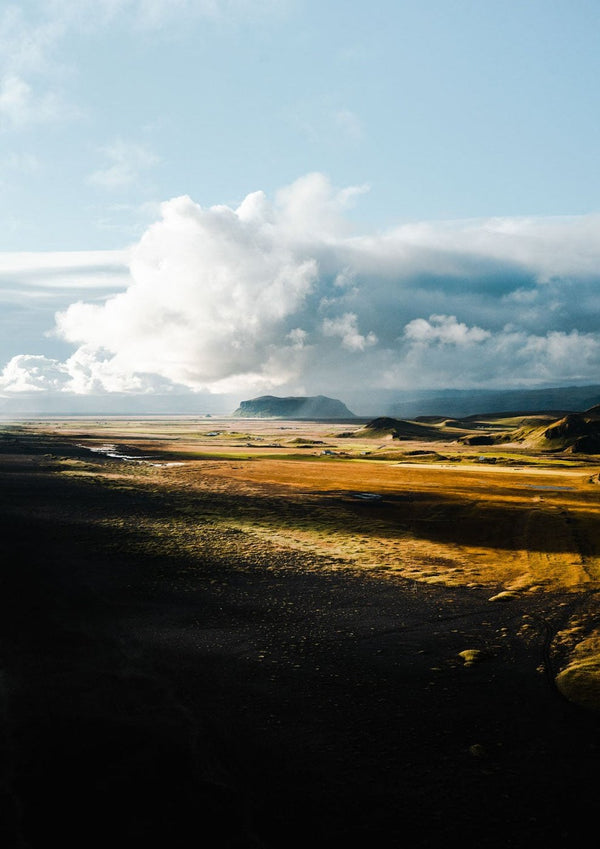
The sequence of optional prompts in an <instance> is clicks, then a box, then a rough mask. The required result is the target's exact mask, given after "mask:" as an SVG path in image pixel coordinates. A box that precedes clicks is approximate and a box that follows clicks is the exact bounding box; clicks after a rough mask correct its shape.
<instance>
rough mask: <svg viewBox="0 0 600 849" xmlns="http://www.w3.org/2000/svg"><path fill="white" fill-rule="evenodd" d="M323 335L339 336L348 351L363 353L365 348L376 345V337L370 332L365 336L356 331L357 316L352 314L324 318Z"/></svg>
mask: <svg viewBox="0 0 600 849" xmlns="http://www.w3.org/2000/svg"><path fill="white" fill-rule="evenodd" d="M323 333H324V334H325V335H326V336H339V337H340V338H341V340H342V345H343V346H344V348H348V350H349V351H364V350H365V348H368V347H370V346H371V345H376V344H377V336H375V334H374V333H373V332H372V331H369V333H368V334H367V335H366V336H363V334H362V333H360V332H359V330H358V316H357V315H355V314H354V313H352V312H347V313H344V315H341V316H339V317H338V318H326V319H325V320H324V321H323Z"/></svg>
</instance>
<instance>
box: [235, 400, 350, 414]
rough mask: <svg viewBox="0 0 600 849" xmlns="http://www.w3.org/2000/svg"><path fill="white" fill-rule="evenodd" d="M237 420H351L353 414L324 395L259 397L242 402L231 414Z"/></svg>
mask: <svg viewBox="0 0 600 849" xmlns="http://www.w3.org/2000/svg"><path fill="white" fill-rule="evenodd" d="M233 415H234V416H237V417H239V418H259V419H353V418H355V415H354V413H352V412H350V410H349V409H348V407H346V405H345V404H344V403H342V401H338V400H337V399H336V398H328V397H327V396H326V395H310V396H299V397H296V396H288V397H286V398H278V397H277V396H276V395H261V396H260V398H252V399H251V400H249V401H242V402H241V403H240V406H239V407H238V408H237V410H236V411H235V412H234V414H233Z"/></svg>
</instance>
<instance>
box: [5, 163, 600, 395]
mask: <svg viewBox="0 0 600 849" xmlns="http://www.w3.org/2000/svg"><path fill="white" fill-rule="evenodd" d="M363 191H365V187H350V188H344V189H341V190H338V189H336V188H334V187H333V186H332V185H331V184H330V182H329V181H328V179H327V178H326V177H325V176H323V175H322V174H318V173H314V174H309V175H306V176H304V177H302V178H301V179H299V180H297V181H296V182H295V183H293V184H292V185H290V186H286V187H284V188H283V189H282V190H281V191H279V192H278V193H277V194H276V195H275V197H274V198H273V199H272V200H270V199H268V198H267V197H266V195H265V194H264V193H263V192H260V191H257V192H254V193H252V194H250V195H248V196H247V197H246V198H245V199H244V200H243V201H242V203H241V204H239V206H237V208H233V207H229V206H214V207H210V208H203V207H201V206H200V205H199V204H198V203H196V202H194V201H193V200H192V199H191V198H189V197H186V196H184V197H178V198H174V199H172V200H170V201H168V202H166V203H164V204H163V205H162V208H161V217H160V220H158V221H157V222H156V223H155V224H153V225H152V226H151V227H149V229H148V230H147V231H146V233H145V234H144V236H143V237H142V238H141V240H140V241H139V243H138V244H136V245H134V246H133V247H132V248H131V250H130V251H129V252H128V254H127V256H128V257H129V275H130V276H129V279H128V282H127V283H126V285H125V287H124V288H123V290H122V291H118V292H116V293H115V294H114V295H113V296H111V297H108V298H105V299H102V300H100V301H94V300H90V299H89V298H86V297H83V298H82V299H81V300H77V301H75V302H73V303H70V305H69V306H68V307H67V308H66V309H63V310H61V311H60V312H58V313H57V315H56V325H55V328H54V329H53V333H54V334H55V335H56V336H57V337H58V338H59V339H60V340H61V341H62V343H63V344H64V343H68V344H69V345H70V346H72V350H73V353H72V355H71V356H70V357H69V358H68V359H66V360H64V361H59V360H57V359H53V358H51V357H44V356H41V355H39V354H35V355H31V354H22V353H18V354H16V355H15V356H14V357H12V358H11V359H10V360H9V362H7V364H6V366H5V368H4V371H3V372H2V375H1V377H0V390H2V391H3V392H4V393H5V394H7V393H21V392H71V393H77V394H89V393H98V392H132V393H144V392H163V393H164V392H169V391H171V392H212V393H231V392H239V393H244V394H245V393H248V394H251V393H254V392H259V391H264V390H275V389H277V388H279V389H280V390H281V391H286V392H288V391H289V392H302V391H306V392H310V393H311V394H312V393H314V392H327V393H329V394H334V395H343V393H344V390H350V389H353V390H355V389H357V388H360V387H361V386H368V387H369V388H370V389H373V388H381V389H413V388H477V387H496V388H508V387H533V386H543V385H559V384H568V383H580V384H581V383H586V382H587V383H596V382H598V376H599V374H600V371H599V367H600V331H599V330H598V320H597V317H598V314H599V313H600V238H599V237H600V216H598V215H589V216H581V217H573V218H564V219H563V218H551V219H544V218H537V219H536V218H526V219H488V220H484V221H456V222H428V223H427V222H426V223H415V224H407V225H405V226H401V227H397V228H395V229H392V230H390V231H387V232H384V233H377V234H371V235H360V234H356V233H355V232H353V231H352V229H351V227H350V223H349V220H350V219H349V217H348V216H347V215H346V212H347V210H348V208H349V207H350V206H351V205H352V204H353V203H356V202H359V196H360V194H361V193H362V192H363ZM84 295H85V292H84Z"/></svg>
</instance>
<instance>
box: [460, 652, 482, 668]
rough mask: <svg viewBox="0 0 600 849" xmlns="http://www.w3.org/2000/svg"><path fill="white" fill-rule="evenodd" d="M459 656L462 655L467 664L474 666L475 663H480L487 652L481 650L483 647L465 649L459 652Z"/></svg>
mask: <svg viewBox="0 0 600 849" xmlns="http://www.w3.org/2000/svg"><path fill="white" fill-rule="evenodd" d="M458 656H459V657H462V659H463V660H464V662H465V666H473V664H475V663H479V661H481V660H483V659H484V658H485V652H483V651H481V649H464V650H463V651H461V652H459V653H458Z"/></svg>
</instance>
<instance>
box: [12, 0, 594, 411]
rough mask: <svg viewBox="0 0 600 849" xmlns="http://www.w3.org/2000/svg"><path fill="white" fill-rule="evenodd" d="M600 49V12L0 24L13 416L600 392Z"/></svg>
mask: <svg viewBox="0 0 600 849" xmlns="http://www.w3.org/2000/svg"><path fill="white" fill-rule="evenodd" d="M599 43H600V4H599V3H598V2H597V0H568V2H567V0H503V2H496V0H419V1H418V2H417V1H416V0H372V2H370V3H368V4H366V3H363V2H358V0H345V2H341V0H321V2H316V0H20V2H18V3H11V2H6V0H5V2H3V3H2V4H1V5H0V198H1V202H0V413H1V412H4V413H10V412H11V411H19V410H28V411H40V412H43V411H44V410H50V409H51V410H54V411H60V410H64V411H72V410H78V409H80V410H85V409H93V410H94V411H96V410H106V411H107V412H109V411H110V412H118V411H119V410H121V409H122V410H126V409H127V410H128V409H130V408H134V407H135V405H136V404H138V406H139V408H140V409H142V408H143V409H146V410H151V409H156V410H159V409H160V410H161V411H167V412H168V411H169V410H177V411H179V412H181V411H185V410H186V409H190V410H198V409H207V410H215V411H222V412H226V411H227V410H229V409H230V408H231V407H232V405H233V406H237V403H238V401H239V400H241V399H246V398H251V397H255V396H256V395H259V394H267V393H268V394H277V395H289V394H310V395H313V394H319V393H321V394H326V395H330V396H333V397H339V398H341V399H342V400H343V399H344V396H345V395H348V394H349V393H351V392H352V393H354V394H355V393H356V390H357V387H364V388H365V390H366V389H368V390H369V391H370V392H371V393H376V392H377V391H381V393H387V396H386V397H389V394H390V393H392V394H393V392H395V391H397V392H402V391H406V390H415V389H449V388H450V389H452V388H455V389H475V388H486V389H489V388H498V389H501V388H519V387H523V388H532V387H543V386H558V385H586V384H595V383H599V382H600V379H599V376H600V370H599V366H600V327H599V322H598V314H599V312H600V168H599V167H598V165H599V162H598V156H599V154H598V151H599V150H600V144H599V142H600V108H599V107H600V102H599V101H600V87H598V85H597V80H598V79H599V78H600V50H599V49H598V46H599ZM140 405H141V406H140Z"/></svg>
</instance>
